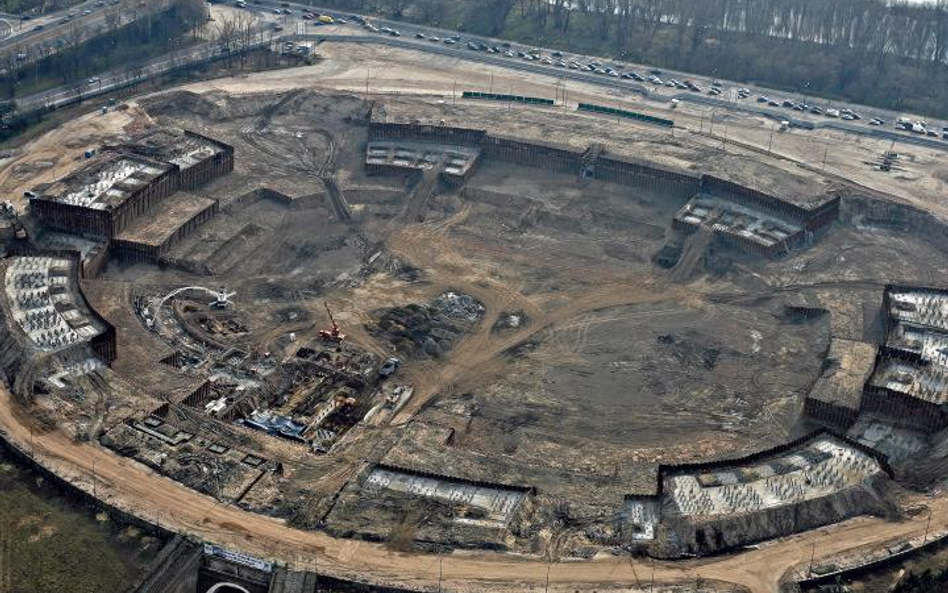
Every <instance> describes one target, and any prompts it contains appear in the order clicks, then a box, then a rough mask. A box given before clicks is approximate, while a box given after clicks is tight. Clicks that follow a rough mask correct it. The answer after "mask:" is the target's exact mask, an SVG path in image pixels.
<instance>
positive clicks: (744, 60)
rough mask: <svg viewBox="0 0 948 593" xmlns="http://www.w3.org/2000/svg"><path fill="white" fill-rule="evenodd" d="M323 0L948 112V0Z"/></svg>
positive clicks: (461, 28)
mask: <svg viewBox="0 0 948 593" xmlns="http://www.w3.org/2000/svg"><path fill="white" fill-rule="evenodd" d="M313 3H314V4H320V5H327V4H332V5H334V6H336V7H338V8H340V9H350V10H354V11H359V12H363V13H375V14H379V15H384V16H387V17H392V18H395V19H404V20H407V21H412V22H417V23H423V24H430V25H436V26H443V27H446V28H449V29H456V30H459V31H462V32H470V33H476V34H484V35H492V36H498V37H505V38H509V39H512V40H516V41H521V42H523V43H527V44H535V45H543V46H550V47H556V48H560V49H568V50H573V51H578V52H581V53H589V54H597V55H605V56H611V57H614V58H617V59H620V60H628V61H641V62H646V63H649V64H653V65H655V66H658V67H664V68H673V69H679V70H686V71H693V72H696V73H699V74H704V75H709V76H719V77H722V78H731V79H734V80H738V81H745V82H755V83H760V84H764V85H767V86H773V87H776V88H779V89H783V90H790V91H799V92H801V93H803V94H813V95H821V96H825V97H828V98H841V99H848V100H853V101H858V102H862V103H868V104H872V105H876V106H880V107H887V108H891V109H902V110H907V111H917V112H921V113H926V114H930V115H933V116H944V117H948V0H937V1H934V2H932V3H931V4H909V3H906V2H905V1H904V0H888V1H887V0H462V1H460V2H458V1H457V0H320V1H319V2H315V1H314V2H313Z"/></svg>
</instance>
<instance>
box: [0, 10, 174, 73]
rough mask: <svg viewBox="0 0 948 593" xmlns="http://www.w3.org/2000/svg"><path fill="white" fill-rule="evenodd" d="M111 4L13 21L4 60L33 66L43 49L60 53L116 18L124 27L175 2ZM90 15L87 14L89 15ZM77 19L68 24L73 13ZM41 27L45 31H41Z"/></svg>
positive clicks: (3, 41)
mask: <svg viewBox="0 0 948 593" xmlns="http://www.w3.org/2000/svg"><path fill="white" fill-rule="evenodd" d="M113 1H114V0H110V2H109V3H108V4H106V5H105V6H101V7H100V6H96V5H95V2H94V1H92V0H90V1H89V2H85V3H83V4H80V5H78V6H74V7H72V8H70V9H68V10H62V11H58V12H55V13H50V14H48V15H44V16H42V17H37V18H35V19H31V20H29V21H10V22H11V25H12V31H11V33H10V34H9V35H8V36H7V37H6V38H0V59H5V58H6V57H7V56H10V55H11V54H16V55H22V56H23V57H22V58H21V59H20V60H19V62H20V63H21V64H23V63H29V62H32V61H35V60H38V59H41V58H42V57H43V52H42V51H41V50H42V48H43V46H44V45H45V46H49V47H51V48H52V49H53V51H56V50H57V49H58V48H59V47H62V46H64V45H66V44H67V41H66V40H67V39H74V38H76V37H77V36H81V37H82V38H83V39H85V38H88V37H90V36H95V35H96V34H98V32H100V31H104V30H105V28H106V27H107V25H108V21H109V19H110V18H113V17H112V16H110V15H115V17H117V18H118V19H120V21H117V22H121V23H122V24H127V23H128V22H131V21H132V20H135V19H138V18H142V17H144V16H145V15H147V14H153V13H155V12H160V11H161V10H164V9H165V8H166V7H167V6H169V5H170V4H171V2H172V0H149V1H148V2H147V4H144V5H141V4H139V3H137V2H136V1H135V0H119V1H118V3H117V4H112V2H113ZM87 10H88V11H91V12H90V14H88V15H86V14H83V12H85V11H87ZM71 12H72V13H75V15H76V16H75V17H73V18H71V19H70V20H68V21H67V20H66V18H67V16H68V15H69V13H71ZM37 27H42V28H41V29H39V30H37Z"/></svg>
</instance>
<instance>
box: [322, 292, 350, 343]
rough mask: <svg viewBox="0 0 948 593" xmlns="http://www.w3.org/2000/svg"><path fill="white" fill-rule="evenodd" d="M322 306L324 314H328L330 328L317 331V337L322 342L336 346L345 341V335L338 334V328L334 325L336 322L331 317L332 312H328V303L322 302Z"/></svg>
mask: <svg viewBox="0 0 948 593" xmlns="http://www.w3.org/2000/svg"><path fill="white" fill-rule="evenodd" d="M323 306H324V307H326V313H328V314H329V322H330V323H332V327H331V328H330V329H321V330H319V337H320V338H322V340H323V341H324V342H336V343H337V344H338V343H340V342H342V341H343V340H345V339H346V334H344V333H340V331H339V326H338V325H336V320H335V318H333V316H332V311H330V310H329V303H327V302H323Z"/></svg>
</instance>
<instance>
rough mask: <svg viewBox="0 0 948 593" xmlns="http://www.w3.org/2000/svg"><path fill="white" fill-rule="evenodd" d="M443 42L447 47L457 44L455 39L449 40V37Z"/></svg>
mask: <svg viewBox="0 0 948 593" xmlns="http://www.w3.org/2000/svg"><path fill="white" fill-rule="evenodd" d="M444 42H445V44H447V45H454V44H456V43H457V40H456V39H451V38H450V37H449V38H448V39H445V40H444Z"/></svg>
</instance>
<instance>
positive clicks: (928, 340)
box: [0, 65, 948, 593]
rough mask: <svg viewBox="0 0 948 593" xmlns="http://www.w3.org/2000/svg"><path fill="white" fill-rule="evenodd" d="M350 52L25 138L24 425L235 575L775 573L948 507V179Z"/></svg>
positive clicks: (17, 295) (763, 577)
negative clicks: (553, 101) (426, 75)
mask: <svg viewBox="0 0 948 593" xmlns="http://www.w3.org/2000/svg"><path fill="white" fill-rule="evenodd" d="M314 68H326V66H325V65H323V66H315V67H314ZM287 76H292V75H287ZM353 76H354V75H353ZM251 80H252V77H251ZM340 80H341V82H339V83H338V84H334V83H333V81H332V80H329V81H327V82H326V83H325V84H321V85H320V84H302V83H301V84H300V85H299V86H298V88H287V89H282V88H281V89H278V90H270V91H265V90H260V89H259V88H258V87H257V86H254V85H252V84H250V85H249V86H248V87H247V89H246V90H240V89H239V88H238V87H239V86H240V85H241V84H243V83H242V82H240V81H237V82H235V83H234V86H233V87H232V88H224V87H218V88H215V87H214V85H208V86H204V87H201V86H199V85H196V86H195V87H192V88H182V89H174V90H171V91H165V92H161V93H158V94H155V95H151V96H145V97H140V98H138V99H137V100H132V101H129V102H127V103H125V104H122V105H120V106H119V107H118V108H116V109H113V110H109V111H108V112H107V113H104V114H100V113H96V114H90V115H88V116H84V117H82V118H79V119H77V120H75V121H73V122H69V123H68V124H65V126H64V127H62V128H60V129H58V130H55V131H53V132H51V133H50V134H48V135H47V136H44V137H41V138H39V139H38V140H36V141H35V142H34V143H33V144H32V145H30V146H28V147H27V148H25V149H24V150H23V151H22V152H21V153H19V154H16V155H14V156H12V157H11V158H9V159H6V160H4V161H0V188H2V190H3V195H4V199H6V200H8V201H7V202H5V203H4V205H3V208H2V216H0V218H2V221H0V234H2V245H3V249H2V252H3V259H2V260H0V286H2V289H0V341H2V349H0V367H2V368H0V373H2V376H3V378H4V384H5V385H6V388H5V389H3V390H2V395H0V434H2V436H3V440H4V441H5V442H6V443H7V446H8V447H9V448H10V449H11V450H15V451H19V452H20V453H22V455H23V456H25V457H27V458H29V459H31V460H33V462H34V463H36V464H37V465H38V466H41V467H45V468H46V469H47V470H48V471H49V472H50V473H51V474H55V475H58V476H60V477H61V478H62V479H63V480H64V481H66V482H68V483H71V484H72V485H74V486H75V487H76V488H77V489H79V490H81V491H84V492H87V493H90V494H93V495H94V497H95V498H97V499H99V500H101V502H102V504H107V505H109V507H110V508H114V509H118V510H120V511H122V512H123V513H125V514H127V515H128V516H129V517H135V518H137V520H140V521H143V522H147V523H155V524H161V528H162V529H165V530H170V531H171V532H173V533H174V534H178V535H181V536H183V537H186V538H190V540H191V541H194V542H201V543H202V544H207V545H208V546H209V547H208V548H206V550H210V551H209V552H205V553H206V554H208V555H209V556H208V557H213V558H217V560H216V562H220V563H224V562H225V560H226V561H227V562H237V563H238V564H240V562H243V564H242V566H243V567H244V568H245V569H246V570H245V571H244V572H240V571H237V572H234V573H233V575H237V576H235V577H234V578H237V577H238V576H239V577H240V578H243V579H244V581H242V582H243V583H245V584H243V585H241V586H240V587H239V588H233V589H226V588H224V589H220V588H218V589H215V588H213V587H211V586H209V584H213V583H211V581H208V580H207V579H210V578H211V577H210V576H208V575H218V576H220V575H222V574H225V571H223V569H219V568H217V569H215V568H213V567H210V568H207V566H205V568H207V570H206V572H205V573H202V575H203V576H202V577H201V578H202V579H204V580H202V581H200V582H201V583H204V584H203V585H200V587H199V588H198V590H199V592H200V593H204V592H205V591H219V590H220V591H229V590H233V591H238V590H240V591H245V592H248V591H253V592H256V591H258V590H259V591H286V592H292V591H299V592H303V591H307V592H310V591H315V590H319V589H318V579H321V578H324V579H333V580H332V581H331V582H333V583H337V584H339V583H343V582H349V583H368V584H370V585H375V586H384V587H387V589H380V590H386V591H388V590H395V589H406V590H414V591H433V590H439V591H441V590H443V591H464V592H475V591H524V590H526V589H528V588H543V587H546V588H547V590H549V589H552V590H555V591H562V592H565V593H569V592H572V591H593V590H598V591H607V590H611V589H616V590H618V589H621V590H625V591H628V590H633V591H653V590H654V591H684V590H689V591H690V590H692V589H693V588H694V587H696V586H697V587H701V586H702V585H701V584H700V583H701V582H704V583H714V587H715V588H714V590H716V591H735V592H736V591H754V592H761V593H770V591H775V590H777V587H778V586H782V585H785V586H787V587H791V586H797V585H796V583H798V582H801V581H807V580H808V579H809V580H813V579H818V578H819V577H820V575H827V574H831V573H833V572H834V571H837V570H843V569H845V568H846V567H847V566H848V565H851V564H853V562H855V561H854V560H853V559H854V558H857V557H859V558H868V557H871V556H872V554H874V553H875V551H877V550H886V549H891V548H892V546H893V545H909V546H917V545H919V544H920V543H927V542H928V541H929V540H935V539H936V538H940V537H942V536H944V535H945V533H946V530H948V527H946V525H948V501H946V500H944V499H943V498H942V495H940V494H939V493H940V492H943V491H944V486H945V484H946V479H948V432H946V429H948V407H946V404H948V276H946V273H948V270H946V268H948V264H946V257H945V252H946V250H948V239H946V237H948V233H946V229H948V227H946V221H945V220H944V219H943V218H942V213H941V212H939V211H938V208H939V207H936V206H935V205H933V206H932V208H927V207H926V206H925V204H923V203H922V202H923V201H924V200H923V199H921V198H920V200H919V201H914V202H913V201H910V200H908V199H904V198H902V197H900V196H897V195H893V194H890V193H887V192H885V191H882V190H881V189H879V187H878V184H875V185H873V184H863V183H861V180H860V179H858V178H854V177H852V176H848V175H846V174H845V173H844V172H840V171H837V170H835V169H834V167H833V166H832V164H831V166H830V167H828V168H825V169H820V168H818V167H813V166H809V165H807V166H804V165H801V164H800V163H799V162H796V161H794V160H793V159H792V158H789V157H778V156H775V155H772V154H767V151H755V150H752V149H750V148H747V147H744V148H741V144H740V138H741V133H742V132H741V129H742V128H741V126H743V125H746V126H747V127H748V129H749V128H751V127H752V124H751V122H749V121H745V122H742V121H738V120H737V119H735V121H734V122H733V123H732V124H731V125H732V128H731V129H732V132H731V134H732V142H733V143H734V146H725V147H722V145H721V142H720V141H717V140H715V139H713V138H711V137H709V136H703V135H700V134H697V133H693V132H694V130H691V129H690V128H689V126H690V125H691V124H690V123H689V122H688V121H687V117H688V116H687V115H682V117H683V118H684V120H683V121H684V123H682V124H680V125H679V124H676V123H675V122H670V120H667V121H669V122H670V123H671V126H668V125H667V124H666V123H663V122H665V121H666V120H660V121H658V120H657V119H656V118H651V119H652V120H656V121H658V124H656V123H655V122H653V121H650V120H648V118H646V119H644V120H642V121H633V120H629V121H622V122H617V121H616V120H615V119H614V118H611V117H608V116H606V117H603V116H602V115H601V114H599V113H581V112H577V111H570V110H568V109H562V108H559V107H558V106H556V105H546V104H538V105H531V104H527V103H523V104H508V103H503V104H495V103H492V102H490V101H485V100H470V99H459V98H457V97H452V96H451V95H450V94H448V95H440V94H437V93H434V94H423V93H421V92H414V93H413V92H410V90H408V89H402V92H401V93H400V94H395V93H392V94H374V95H372V94H366V93H356V92H354V91H351V90H346V87H348V86H350V85H349V83H348V82H346V81H347V80H349V79H346V78H343V79H340ZM263 84H265V82H264V83H263ZM419 84H421V83H419ZM536 84H540V83H539V82H537V83H536ZM225 86H226V85H225ZM334 87H338V88H334ZM415 90H416V91H417V89H415ZM577 92H578V91H577ZM630 108H634V106H632V107H630ZM683 109H684V108H682V111H679V112H677V113H678V114H682V113H683ZM735 117H737V116H735ZM747 119H748V120H749V119H750V117H749V116H748V117H747ZM747 142H748V143H750V144H752V142H751V140H747ZM919 150H921V149H919ZM901 158H902V159H903V160H905V159H908V162H912V163H913V165H912V166H915V167H917V168H919V169H921V168H922V167H923V166H924V165H923V164H922V160H923V159H921V157H920V158H919V161H917V162H916V161H912V157H911V155H909V156H906V155H902V156H901ZM824 166H825V164H824ZM931 517H935V520H934V521H932V519H931ZM926 519H927V520H928V522H929V524H928V526H927V527H926V523H925V522H926ZM922 532H924V540H925V541H924V542H922V538H921V535H922ZM906 542H908V543H906ZM811 545H812V548H813V549H812V550H811ZM222 550H223V551H226V552H227V553H223V552H221V551H222ZM903 550H904V548H903ZM215 554H216V556H215ZM235 559H236V560H235ZM204 562H205V565H207V564H208V562H211V563H213V562H212V561H209V560H205V561H204ZM277 569H279V571H283V572H280V573H279V574H284V573H286V574H296V575H309V576H306V577H305V578H304V577H303V576H301V577H299V579H298V582H299V583H301V584H299V585H298V586H297V585H293V586H291V585H290V583H291V581H290V580H280V579H283V578H284V577H282V576H281V577H280V578H279V579H277V577H276V576H274V575H276V574H277V572H279V571H278V570H277ZM169 570H170V569H169ZM247 571H249V572H247ZM238 573H239V574H238ZM245 573H246V574H245ZM227 574H230V573H227ZM248 574H249V576H248ZM254 575H256V576H254ZM261 575H263V576H261ZM313 575H315V576H313ZM258 577H259V578H258ZM221 578H222V577H221ZM255 578H256V579H257V580H256V581H254V579H255ZM827 578H829V577H827ZM307 579H310V580H307ZM696 579H697V580H698V582H699V584H698V585H696V584H695V582H696ZM214 582H217V581H214ZM235 582H236V581H235ZM277 582H279V583H281V584H280V585H279V587H277V585H275V583H277ZM292 582H294V583H295V582H297V581H292ZM246 583H251V584H246ZM253 583H257V584H256V585H253ZM305 583H310V585H306V584H305ZM310 586H312V588H311V589H308V588H306V587H310ZM352 586H355V585H352ZM254 587H257V588H254ZM280 587H282V588H280ZM293 587H297V588H293ZM340 587H341V585H340ZM145 590H146V589H142V591H145ZM147 590H148V591H163V590H164V589H147ZM170 590H171V589H168V591H170ZM194 590H195V589H190V591H194ZM340 590H342V589H340ZM353 590H356V589H353ZM698 590H701V591H705V590H707V591H710V590H712V589H711V588H710V587H708V588H706V589H705V588H700V589H698Z"/></svg>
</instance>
